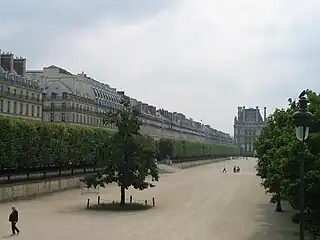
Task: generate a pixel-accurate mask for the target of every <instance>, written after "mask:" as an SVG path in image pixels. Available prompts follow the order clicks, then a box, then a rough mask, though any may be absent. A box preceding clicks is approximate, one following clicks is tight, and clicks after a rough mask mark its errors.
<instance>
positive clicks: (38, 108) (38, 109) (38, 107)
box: [37, 106, 40, 117]
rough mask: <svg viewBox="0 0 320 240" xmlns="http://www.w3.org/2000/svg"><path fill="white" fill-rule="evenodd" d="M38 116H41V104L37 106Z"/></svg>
mask: <svg viewBox="0 0 320 240" xmlns="http://www.w3.org/2000/svg"><path fill="white" fill-rule="evenodd" d="M37 117H40V106H37Z"/></svg>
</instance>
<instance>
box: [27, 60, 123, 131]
mask: <svg viewBox="0 0 320 240" xmlns="http://www.w3.org/2000/svg"><path fill="white" fill-rule="evenodd" d="M27 76H29V77H31V78H34V79H37V80H38V81H39V84H40V86H41V87H42V88H43V120H44V121H51V122H65V123H74V124H84V125H93V126H98V127H100V126H103V122H102V114H103V113H104V112H106V111H107V110H108V109H119V108H120V107H121V105H120V101H121V98H122V96H121V95H120V94H118V93H117V91H116V89H115V88H111V87H110V86H109V85H107V84H104V83H101V82H98V81H96V80H94V79H92V78H90V77H88V76H87V75H86V74H85V73H83V72H82V73H81V74H72V73H70V72H68V71H67V70H65V69H62V68H60V67H57V66H50V67H45V68H43V70H38V71H27ZM108 127H109V128H110V129H115V126H113V125H110V126H108Z"/></svg>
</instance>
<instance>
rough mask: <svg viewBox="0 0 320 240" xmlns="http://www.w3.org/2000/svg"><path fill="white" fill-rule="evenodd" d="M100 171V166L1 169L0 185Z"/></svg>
mask: <svg viewBox="0 0 320 240" xmlns="http://www.w3.org/2000/svg"><path fill="white" fill-rule="evenodd" d="M102 169H103V168H102V167H100V166H93V165H82V166H67V167H56V166H52V167H34V168H17V169H1V171H0V184H12V183H23V182H28V181H35V180H49V179H55V178H63V177H72V176H81V175H84V174H90V173H95V172H98V171H101V170H102Z"/></svg>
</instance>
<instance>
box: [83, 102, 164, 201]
mask: <svg viewBox="0 0 320 240" xmlns="http://www.w3.org/2000/svg"><path fill="white" fill-rule="evenodd" d="M122 106H123V107H122V108H121V109H120V110H117V111H110V112H108V113H107V114H106V116H105V119H104V123H105V124H110V123H112V124H115V125H116V127H117V132H116V133H115V134H113V135H112V136H111V137H110V138H109V141H108V143H107V144H106V145H105V146H104V147H103V149H104V160H105V162H104V164H105V168H104V170H103V171H102V172H101V173H99V174H98V175H97V176H91V177H89V178H86V179H85V181H86V183H87V185H88V186H89V187H91V186H92V185H93V186H95V187H96V186H98V185H99V186H102V187H104V186H105V184H108V183H112V182H116V183H117V184H118V186H119V187H120V192H121V194H120V204H125V190H126V189H128V188H129V187H131V186H132V187H134V188H135V189H139V190H144V189H146V188H148V187H154V186H155V185H154V182H155V181H158V180H159V174H158V168H157V165H156V161H155V157H156V153H157V150H156V146H155V141H154V140H153V138H151V137H147V136H142V135H141V134H140V132H139V130H140V126H141V124H142V123H141V121H140V120H139V118H138V116H139V112H138V110H137V109H136V108H135V107H132V106H130V104H129V102H128V101H125V100H123V102H122ZM148 176H151V179H150V180H151V181H148V179H147V177H148Z"/></svg>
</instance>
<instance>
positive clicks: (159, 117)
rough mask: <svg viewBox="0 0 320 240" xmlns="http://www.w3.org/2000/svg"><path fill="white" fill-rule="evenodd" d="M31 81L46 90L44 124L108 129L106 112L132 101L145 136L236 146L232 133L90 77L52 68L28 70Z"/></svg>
mask: <svg viewBox="0 0 320 240" xmlns="http://www.w3.org/2000/svg"><path fill="white" fill-rule="evenodd" d="M26 75H27V76H28V77H29V78H32V79H36V80H38V81H39V84H40V87H41V88H42V89H43V121H51V122H65V123H72V124H82V125H92V126H97V127H108V128H110V129H113V130H115V129H116V128H115V126H114V125H108V126H104V125H103V123H102V118H103V113H104V112H106V111H108V110H111V109H119V108H121V107H122V106H121V104H120V103H121V100H122V99H123V98H125V99H128V100H129V101H130V103H131V104H132V105H134V106H136V107H137V109H138V110H139V112H140V113H141V120H142V123H143V125H142V126H141V133H143V134H148V135H150V136H153V137H154V138H156V139H159V138H162V137H164V138H176V139H188V140H196V141H205V142H210V143H219V144H233V142H232V138H231V136H230V135H229V134H227V133H223V132H221V131H218V130H216V129H214V128H212V127H210V126H209V125H204V124H203V123H201V122H196V121H194V120H193V119H191V118H187V117H186V116H185V115H184V114H182V113H177V112H169V111H168V110H164V109H156V107H155V106H152V105H149V104H147V103H143V102H141V101H138V100H136V99H133V98H130V97H129V96H127V95H126V94H125V92H123V91H117V89H115V88H112V87H110V86H109V85H108V84H104V83H101V82H99V81H97V80H94V79H93V78H91V77H89V76H87V74H85V73H83V72H82V73H81V74H72V73H70V72H69V71H67V70H65V69H63V68H60V67H57V66H54V65H52V66H49V67H45V68H43V69H42V70H36V71H27V72H26Z"/></svg>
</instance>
